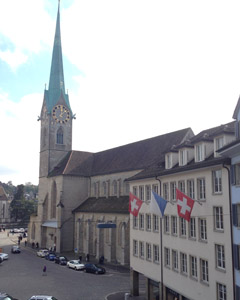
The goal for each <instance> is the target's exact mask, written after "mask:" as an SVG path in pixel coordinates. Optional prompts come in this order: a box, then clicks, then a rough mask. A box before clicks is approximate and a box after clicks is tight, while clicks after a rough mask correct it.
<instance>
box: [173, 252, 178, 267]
mask: <svg viewBox="0 0 240 300" xmlns="http://www.w3.org/2000/svg"><path fill="white" fill-rule="evenodd" d="M172 270H173V271H175V272H178V251H177V250H176V249H172Z"/></svg>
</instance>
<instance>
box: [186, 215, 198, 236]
mask: <svg viewBox="0 0 240 300" xmlns="http://www.w3.org/2000/svg"><path fill="white" fill-rule="evenodd" d="M193 221H194V222H193ZM188 226H189V239H191V240H196V238H197V230H196V218H195V217H191V218H190V222H189V225H188Z"/></svg>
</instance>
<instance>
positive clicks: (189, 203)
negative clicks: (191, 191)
mask: <svg viewBox="0 0 240 300" xmlns="http://www.w3.org/2000/svg"><path fill="white" fill-rule="evenodd" d="M176 199H177V210H178V215H179V217H182V218H183V219H185V220H186V221H188V222H189V221H190V217H191V212H192V209H193V205H194V200H193V199H191V198H190V197H188V196H187V195H185V194H183V193H182V192H181V191H179V190H178V189H176Z"/></svg>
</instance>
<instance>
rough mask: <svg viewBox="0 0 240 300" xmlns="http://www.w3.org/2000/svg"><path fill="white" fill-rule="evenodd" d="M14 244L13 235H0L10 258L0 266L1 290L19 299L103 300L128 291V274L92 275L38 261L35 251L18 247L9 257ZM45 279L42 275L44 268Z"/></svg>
mask: <svg viewBox="0 0 240 300" xmlns="http://www.w3.org/2000/svg"><path fill="white" fill-rule="evenodd" d="M13 244H15V243H14V241H13V240H12V235H11V234H10V237H8V236H7V232H0V247H1V248H2V250H3V252H5V253H8V254H9V259H8V260H7V261H4V262H3V263H2V264H0V291H1V292H6V293H8V294H10V295H11V296H13V297H15V298H17V299H18V300H28V299H29V298H30V297H31V296H33V295H37V294H38V295H40V294H41V295H51V296H54V297H56V298H57V299H58V300H85V299H86V300H104V299H106V297H107V295H109V294H112V293H116V292H124V293H125V292H129V290H130V284H129V281H130V280H129V273H128V272H119V271H117V270H112V269H110V268H108V267H106V270H107V272H106V274H104V275H95V274H89V273H84V272H82V271H74V270H72V269H68V268H67V267H66V266H60V265H57V264H55V263H54V262H50V261H47V260H45V259H44V258H39V257H37V256H36V252H35V251H33V250H32V249H30V248H28V247H24V243H22V245H21V249H22V253H21V254H12V253H11V246H12V245H13ZM44 265H46V267H47V276H42V269H43V266H44Z"/></svg>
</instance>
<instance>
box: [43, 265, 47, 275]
mask: <svg viewBox="0 0 240 300" xmlns="http://www.w3.org/2000/svg"><path fill="white" fill-rule="evenodd" d="M42 275H43V276H47V267H46V266H44V267H43V273H42Z"/></svg>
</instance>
